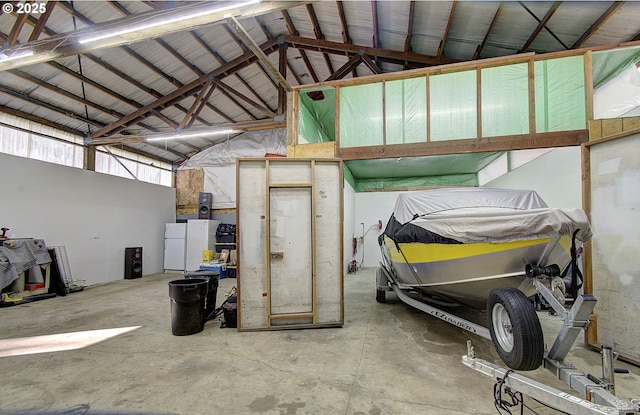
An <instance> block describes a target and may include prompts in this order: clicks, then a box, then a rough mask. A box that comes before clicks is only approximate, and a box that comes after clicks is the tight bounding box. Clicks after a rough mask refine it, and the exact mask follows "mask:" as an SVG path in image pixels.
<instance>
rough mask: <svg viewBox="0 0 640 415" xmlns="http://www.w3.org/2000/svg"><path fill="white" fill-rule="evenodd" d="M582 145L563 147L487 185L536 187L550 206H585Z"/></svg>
mask: <svg viewBox="0 0 640 415" xmlns="http://www.w3.org/2000/svg"><path fill="white" fill-rule="evenodd" d="M581 166H582V162H581V155H580V147H562V148H556V149H553V150H552V151H550V152H548V153H546V154H544V155H542V156H540V157H538V158H537V159H535V160H533V161H530V162H529V163H527V164H525V165H523V166H520V167H518V168H517V169H514V170H512V171H510V172H509V173H507V174H505V175H504V176H501V177H499V178H497V179H495V180H493V181H491V182H489V183H487V184H485V185H484V186H483V187H497V188H501V189H523V190H535V191H536V192H537V193H538V194H539V195H540V197H542V199H543V200H544V201H545V202H547V205H549V207H556V208H581V207H582V173H581V168H582V167H581Z"/></svg>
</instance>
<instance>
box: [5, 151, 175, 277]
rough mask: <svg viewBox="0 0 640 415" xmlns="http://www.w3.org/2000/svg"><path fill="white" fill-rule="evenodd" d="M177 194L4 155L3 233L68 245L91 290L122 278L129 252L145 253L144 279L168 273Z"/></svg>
mask: <svg viewBox="0 0 640 415" xmlns="http://www.w3.org/2000/svg"><path fill="white" fill-rule="evenodd" d="M175 202H176V197H175V189H173V188H169V187H164V186H159V185H154V184H149V183H145V182H138V181H134V180H128V179H124V178H121V177H116V176H109V175H106V174H101V173H95V172H91V171H86V170H81V169H77V168H72V167H66V166H61V165H57V164H52V163H46V162H42V161H38V160H32V159H26V158H22V157H16V156H11V155H8V154H1V153H0V227H7V228H10V230H9V231H8V232H7V235H9V236H11V237H30V238H37V239H44V241H45V242H46V244H47V246H65V247H66V250H67V256H68V258H69V265H70V267H71V273H72V275H73V276H74V277H75V278H78V279H83V280H85V281H86V284H87V285H92V284H98V283H104V282H108V281H114V280H119V279H122V278H123V277H124V250H125V248H126V247H129V246H142V247H143V261H142V263H143V274H145V275H146V274H152V273H157V272H162V271H163V255H164V224H165V223H168V222H175Z"/></svg>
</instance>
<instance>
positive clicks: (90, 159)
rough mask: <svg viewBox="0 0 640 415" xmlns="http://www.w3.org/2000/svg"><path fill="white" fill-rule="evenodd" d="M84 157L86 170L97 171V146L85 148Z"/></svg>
mask: <svg viewBox="0 0 640 415" xmlns="http://www.w3.org/2000/svg"><path fill="white" fill-rule="evenodd" d="M83 156H84V157H83V159H84V160H83V164H84V166H83V167H84V169H85V170H91V171H96V146H85V147H84V155H83Z"/></svg>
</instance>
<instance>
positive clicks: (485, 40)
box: [471, 2, 504, 61]
mask: <svg viewBox="0 0 640 415" xmlns="http://www.w3.org/2000/svg"><path fill="white" fill-rule="evenodd" d="M503 8H504V2H502V3H500V6H498V10H496V13H495V14H494V15H493V19H492V20H491V24H490V25H489V29H487V33H485V35H484V39H482V43H480V45H478V47H477V48H476V51H475V53H474V54H473V57H472V58H471V60H474V61H475V60H476V59H478V58H479V57H480V53H482V49H484V45H486V44H487V39H488V38H489V35H490V34H491V31H492V30H493V27H494V26H495V25H496V22H497V21H498V18H499V17H500V14H501V13H502V9H503Z"/></svg>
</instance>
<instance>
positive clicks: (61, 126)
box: [0, 105, 85, 138]
mask: <svg viewBox="0 0 640 415" xmlns="http://www.w3.org/2000/svg"><path fill="white" fill-rule="evenodd" d="M0 112H4V113H5V114H9V115H14V116H16V117H18V118H22V119H24V120H29V121H33V122H37V123H39V124H42V125H46V126H47V127H51V128H55V129H56V130H60V131H64V132H65V133H69V134H73V135H75V136H77V137H78V138H82V137H84V136H85V133H84V131H78V130H76V129H74V128H71V127H69V126H67V125H64V124H59V123H57V122H54V121H49V120H47V119H44V118H40V117H36V116H35V115H33V114H28V113H26V112H24V111H20V110H17V109H15V108H10V107H7V106H5V105H0ZM12 128H18V127H13V126H12ZM25 131H26V130H25ZM27 132H32V131H27Z"/></svg>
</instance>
